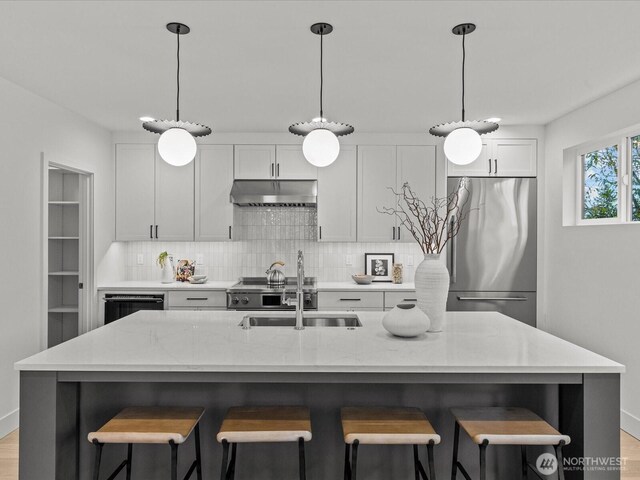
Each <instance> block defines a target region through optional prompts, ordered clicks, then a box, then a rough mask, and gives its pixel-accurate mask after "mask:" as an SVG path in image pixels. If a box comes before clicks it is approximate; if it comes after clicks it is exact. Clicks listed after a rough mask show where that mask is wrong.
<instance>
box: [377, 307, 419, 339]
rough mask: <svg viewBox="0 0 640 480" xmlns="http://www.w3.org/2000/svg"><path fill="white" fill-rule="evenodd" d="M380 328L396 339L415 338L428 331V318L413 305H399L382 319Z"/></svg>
mask: <svg viewBox="0 0 640 480" xmlns="http://www.w3.org/2000/svg"><path fill="white" fill-rule="evenodd" d="M382 326H383V327H384V329H385V330H386V331H387V332H389V333H390V334H392V335H395V336H397V337H417V336H418V335H420V334H422V333H425V332H426V331H427V330H429V317H427V315H426V314H425V313H424V312H423V311H422V310H420V309H419V308H418V307H417V306H416V305H415V304H413V303H401V304H399V305H396V306H395V307H394V308H393V310H390V311H388V312H387V313H385V314H384V317H382Z"/></svg>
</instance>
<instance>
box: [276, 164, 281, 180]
mask: <svg viewBox="0 0 640 480" xmlns="http://www.w3.org/2000/svg"><path fill="white" fill-rule="evenodd" d="M276 177H278V178H280V164H279V163H277V164H276Z"/></svg>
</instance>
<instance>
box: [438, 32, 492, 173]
mask: <svg viewBox="0 0 640 480" xmlns="http://www.w3.org/2000/svg"><path fill="white" fill-rule="evenodd" d="M475 29H476V26H475V25H474V24H473V23H462V24H460V25H456V26H455V27H453V29H452V30H451V31H452V32H453V34H454V35H462V121H460V122H450V123H443V124H440V125H436V126H435V127H431V128H430V129H429V133H430V134H431V135H435V136H436V137H446V138H445V140H444V154H445V155H446V157H447V158H448V159H449V161H450V162H452V163H455V164H457V165H467V164H469V163H471V162H473V161H474V160H476V159H477V158H478V157H479V156H480V153H481V152H482V140H481V139H480V135H483V134H485V133H490V132H494V131H496V130H497V129H498V124H497V123H496V122H493V121H491V120H492V119H489V120H466V119H465V110H464V66H465V61H466V50H465V44H464V41H465V38H466V36H467V35H468V34H470V33H472V32H473V31H474V30H475Z"/></svg>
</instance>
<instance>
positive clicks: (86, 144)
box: [0, 79, 122, 437]
mask: <svg viewBox="0 0 640 480" xmlns="http://www.w3.org/2000/svg"><path fill="white" fill-rule="evenodd" d="M0 105H2V116H1V117H0V145H2V153H1V154H0V155H1V158H0V226H1V227H0V229H1V233H0V252H2V263H3V265H4V268H3V275H2V280H0V282H1V287H2V288H0V437H2V436H4V435H5V434H6V433H8V432H9V431H10V430H12V429H13V428H15V427H16V426H17V420H18V416H17V409H18V393H19V392H18V386H19V382H18V373H17V372H15V371H14V368H13V364H14V362H16V361H17V360H20V359H22V358H24V357H27V356H29V355H32V354H34V353H36V352H38V351H39V350H40V347H41V333H42V331H41V329H42V328H43V327H44V325H45V323H44V319H43V318H41V311H40V305H41V300H42V295H43V292H42V287H41V285H42V282H40V280H39V276H40V272H41V253H40V252H41V241H42V238H43V232H41V213H42V198H41V188H42V186H41V161H40V154H41V152H44V154H45V157H46V158H47V159H48V160H49V161H55V162H58V163H61V164H65V165H68V166H71V167H75V168H79V169H82V170H85V171H89V172H92V173H94V182H95V183H94V185H95V190H94V204H95V205H94V209H95V213H94V216H95V264H96V265H95V268H96V273H97V277H98V278H97V280H98V282H100V281H102V280H104V279H105V277H108V276H111V275H117V274H118V270H119V269H120V267H116V268H115V270H114V269H113V268H112V267H111V265H121V264H122V262H121V261H119V260H117V258H118V246H116V247H114V248H111V242H112V240H113V230H114V204H115V202H114V170H113V168H114V162H113V146H112V141H111V134H110V132H108V131H107V130H105V129H103V128H101V127H98V126H96V125H95V124H93V123H91V122H89V121H88V120H86V119H84V118H82V117H80V116H78V115H76V114H73V113H71V112H69V111H67V110H65V109H63V108H61V107H59V106H57V105H54V104H53V103H51V102H48V101H47V100H44V99H43V98H41V97H38V96H36V95H34V94H32V93H30V92H28V91H26V90H24V89H22V88H21V87H18V86H17V85H15V84H12V83H10V82H8V81H6V80H4V79H0ZM107 252H109V253H108V254H107ZM109 259H111V260H109Z"/></svg>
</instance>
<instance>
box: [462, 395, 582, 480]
mask: <svg viewBox="0 0 640 480" xmlns="http://www.w3.org/2000/svg"><path fill="white" fill-rule="evenodd" d="M451 413H452V414H453V416H454V417H455V420H456V427H455V435H454V444H453V464H452V467H451V479H452V480H455V478H456V472H457V470H460V472H461V473H462V475H463V476H464V478H465V479H467V480H471V477H470V476H469V474H468V473H467V471H466V470H465V469H464V467H463V466H462V464H461V463H460V462H459V461H458V440H459V437H460V427H462V428H463V429H464V430H465V432H466V433H467V435H469V437H471V440H472V441H473V442H474V443H475V444H476V445H478V446H479V448H480V480H486V478H487V461H486V450H487V446H488V445H520V450H521V457H522V458H521V459H522V478H524V479H526V478H527V472H528V469H529V468H531V470H532V471H533V472H534V473H535V474H536V475H537V472H536V471H535V469H534V467H533V466H532V465H531V464H529V462H528V461H527V445H551V446H553V447H554V449H555V454H556V461H557V462H558V465H557V468H558V479H559V480H564V469H563V466H562V447H563V446H564V445H568V444H569V443H570V442H571V439H570V438H569V437H568V436H567V435H562V434H561V433H559V432H558V431H557V430H556V429H555V428H553V427H552V426H551V425H549V424H548V423H547V422H545V421H544V420H543V419H542V418H540V417H539V416H537V415H536V414H535V413H533V412H532V411H530V410H527V409H526V408H510V407H506V408H505V407H480V408H454V409H451ZM551 460H553V458H551ZM538 476H539V475H538Z"/></svg>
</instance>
